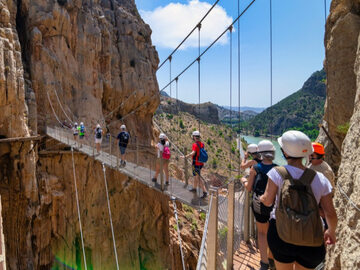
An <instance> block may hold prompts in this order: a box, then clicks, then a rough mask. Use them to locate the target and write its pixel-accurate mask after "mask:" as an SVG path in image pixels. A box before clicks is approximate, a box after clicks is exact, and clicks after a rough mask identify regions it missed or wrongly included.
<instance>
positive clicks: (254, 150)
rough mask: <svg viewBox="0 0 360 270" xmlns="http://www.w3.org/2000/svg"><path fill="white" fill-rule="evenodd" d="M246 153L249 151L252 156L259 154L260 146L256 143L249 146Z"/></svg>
mask: <svg viewBox="0 0 360 270" xmlns="http://www.w3.org/2000/svg"><path fill="white" fill-rule="evenodd" d="M246 151H248V152H249V153H250V154H253V153H257V152H259V150H258V146H257V145H256V144H255V143H252V144H249V145H248V147H247V149H246Z"/></svg>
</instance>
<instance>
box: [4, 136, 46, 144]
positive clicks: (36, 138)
mask: <svg viewBox="0 0 360 270" xmlns="http://www.w3.org/2000/svg"><path fill="white" fill-rule="evenodd" d="M43 137H44V136H40V135H38V136H29V137H13V138H4V139H0V143H12V142H26V141H39V140H41V139H42V138H43Z"/></svg>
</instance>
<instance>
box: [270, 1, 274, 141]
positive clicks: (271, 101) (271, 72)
mask: <svg viewBox="0 0 360 270" xmlns="http://www.w3.org/2000/svg"><path fill="white" fill-rule="evenodd" d="M272 43H273V41H272V0H270V118H271V120H270V135H271V140H273V121H274V117H273V108H272V103H273V57H272V53H273V48H272V46H273V44H272Z"/></svg>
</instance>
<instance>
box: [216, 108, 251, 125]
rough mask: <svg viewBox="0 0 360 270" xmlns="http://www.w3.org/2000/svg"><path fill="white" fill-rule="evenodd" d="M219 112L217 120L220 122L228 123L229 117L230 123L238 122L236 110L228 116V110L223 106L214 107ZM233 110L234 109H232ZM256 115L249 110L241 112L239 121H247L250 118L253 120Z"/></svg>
mask: <svg viewBox="0 0 360 270" xmlns="http://www.w3.org/2000/svg"><path fill="white" fill-rule="evenodd" d="M216 106H217V108H218V111H219V119H220V121H222V122H230V116H231V119H232V122H238V121H239V111H238V110H232V111H231V115H230V109H227V108H225V107H223V106H218V105H216ZM233 109H234V108H233ZM257 114H258V113H257V112H255V111H251V110H245V111H241V114H240V115H241V120H242V121H249V120H251V119H252V118H254V117H255V116H256V115H257Z"/></svg>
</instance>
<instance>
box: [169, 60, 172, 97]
mask: <svg viewBox="0 0 360 270" xmlns="http://www.w3.org/2000/svg"><path fill="white" fill-rule="evenodd" d="M171 60H172V56H171V55H170V56H169V65H170V74H169V75H170V81H169V82H170V98H172V87H171Z"/></svg>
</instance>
